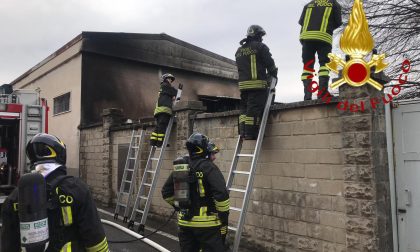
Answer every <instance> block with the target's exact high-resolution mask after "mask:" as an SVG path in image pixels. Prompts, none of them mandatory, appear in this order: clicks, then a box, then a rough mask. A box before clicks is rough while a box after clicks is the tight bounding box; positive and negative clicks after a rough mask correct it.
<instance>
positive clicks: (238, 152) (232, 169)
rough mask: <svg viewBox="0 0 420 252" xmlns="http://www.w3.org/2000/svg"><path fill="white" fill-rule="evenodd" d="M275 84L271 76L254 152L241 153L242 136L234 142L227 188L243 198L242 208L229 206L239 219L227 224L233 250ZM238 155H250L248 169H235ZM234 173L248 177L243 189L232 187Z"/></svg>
mask: <svg viewBox="0 0 420 252" xmlns="http://www.w3.org/2000/svg"><path fill="white" fill-rule="evenodd" d="M276 84H277V79H276V78H272V79H271V81H270V89H269V94H268V98H267V102H266V104H265V107H264V113H263V117H262V119H261V126H260V130H259V132H258V138H257V142H256V144H255V149H254V153H253V154H243V153H241V150H242V143H243V138H241V137H240V136H239V137H238V141H237V144H236V148H235V153H234V156H233V160H232V165H231V167H230V171H229V177H228V180H227V188H228V190H229V191H231V192H239V193H243V194H244V198H243V201H242V208H237V207H230V210H231V211H237V212H239V219H238V222H237V225H236V226H229V230H233V231H235V232H236V233H235V239H234V242H233V251H234V252H236V251H238V249H239V242H240V241H241V234H242V229H243V226H244V223H245V216H246V212H247V208H248V203H249V199H250V197H251V192H252V186H253V183H254V177H255V171H256V168H257V162H258V157H259V156H260V151H261V145H262V141H263V138H264V132H265V126H266V124H267V118H268V114H269V113H270V106H271V101H272V99H273V96H274V93H275V91H274V88H275V86H276ZM240 157H248V158H250V157H251V158H252V161H251V168H250V170H249V171H240V170H237V165H238V161H239V158H240ZM236 175H238V176H247V177H248V180H247V184H246V188H245V189H239V188H234V187H232V186H233V180H234V178H235V176H236Z"/></svg>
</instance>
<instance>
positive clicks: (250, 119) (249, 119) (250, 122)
mask: <svg viewBox="0 0 420 252" xmlns="http://www.w3.org/2000/svg"><path fill="white" fill-rule="evenodd" d="M245 124H246V125H254V117H252V116H251V117H249V116H247V117H246V119H245Z"/></svg>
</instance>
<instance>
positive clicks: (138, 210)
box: [136, 209, 144, 213]
mask: <svg viewBox="0 0 420 252" xmlns="http://www.w3.org/2000/svg"><path fill="white" fill-rule="evenodd" d="M136 212H138V213H144V211H143V210H140V209H136Z"/></svg>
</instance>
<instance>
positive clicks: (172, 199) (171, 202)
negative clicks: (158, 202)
mask: <svg viewBox="0 0 420 252" xmlns="http://www.w3.org/2000/svg"><path fill="white" fill-rule="evenodd" d="M164 200H165V201H166V202H168V203H169V205H173V204H174V202H175V200H174V197H173V196H172V197H169V198H165V199H164Z"/></svg>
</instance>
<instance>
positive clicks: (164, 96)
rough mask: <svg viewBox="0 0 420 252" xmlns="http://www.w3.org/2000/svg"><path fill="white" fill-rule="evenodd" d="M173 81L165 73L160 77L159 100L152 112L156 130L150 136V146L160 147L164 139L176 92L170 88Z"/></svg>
mask: <svg viewBox="0 0 420 252" xmlns="http://www.w3.org/2000/svg"><path fill="white" fill-rule="evenodd" d="M174 81H175V77H174V76H173V75H172V74H170V73H166V74H164V75H162V77H161V83H160V90H159V98H158V101H157V103H156V108H155V111H154V116H155V118H156V128H155V131H153V132H152V135H151V136H150V145H152V146H156V147H162V143H163V140H164V139H165V132H166V128H167V127H168V124H169V120H170V119H171V116H172V104H173V101H174V100H175V97H176V94H177V92H178V91H177V90H176V88H174V87H172V86H171V84H172V82H174Z"/></svg>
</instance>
